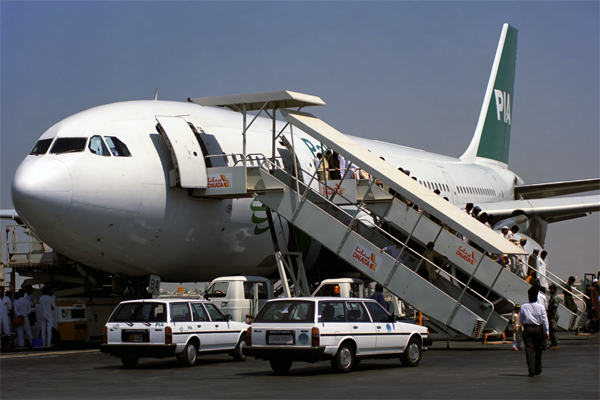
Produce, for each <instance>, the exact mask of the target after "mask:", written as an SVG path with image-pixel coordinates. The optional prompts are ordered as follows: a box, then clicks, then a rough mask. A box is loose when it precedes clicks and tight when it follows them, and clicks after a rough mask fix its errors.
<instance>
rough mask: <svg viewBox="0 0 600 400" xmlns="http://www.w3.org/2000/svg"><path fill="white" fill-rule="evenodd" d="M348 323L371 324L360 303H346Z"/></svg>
mask: <svg viewBox="0 0 600 400" xmlns="http://www.w3.org/2000/svg"><path fill="white" fill-rule="evenodd" d="M347 304H348V321H350V322H371V320H370V319H369V314H367V310H366V309H365V306H364V305H363V303H362V302H348V303H347Z"/></svg>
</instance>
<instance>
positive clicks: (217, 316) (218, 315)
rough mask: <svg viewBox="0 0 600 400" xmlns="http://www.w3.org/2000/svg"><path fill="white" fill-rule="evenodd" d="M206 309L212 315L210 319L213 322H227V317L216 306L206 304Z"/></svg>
mask: <svg viewBox="0 0 600 400" xmlns="http://www.w3.org/2000/svg"><path fill="white" fill-rule="evenodd" d="M205 306H206V309H207V310H208V314H209V315H210V319H211V320H213V321H227V318H226V317H225V315H224V314H223V313H222V312H221V311H220V310H219V309H218V308H217V307H215V305H214V304H210V303H206V304H205Z"/></svg>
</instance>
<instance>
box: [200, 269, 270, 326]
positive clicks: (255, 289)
mask: <svg viewBox="0 0 600 400" xmlns="http://www.w3.org/2000/svg"><path fill="white" fill-rule="evenodd" d="M273 297H275V296H274V295H273V285H271V282H270V281H269V280H268V279H267V278H263V277H260V276H241V275H240V276H222V277H220V278H217V279H215V280H213V281H212V282H211V283H210V285H209V286H208V288H207V289H206V291H205V292H204V298H205V299H206V300H209V301H212V302H213V303H215V304H216V305H217V306H218V307H219V308H220V309H221V311H223V313H224V314H225V315H227V316H231V319H232V320H233V321H238V322H248V321H249V320H251V319H252V318H254V317H255V316H256V314H258V311H259V310H260V308H261V307H262V306H263V305H264V304H265V303H266V301H267V300H268V299H272V298H273Z"/></svg>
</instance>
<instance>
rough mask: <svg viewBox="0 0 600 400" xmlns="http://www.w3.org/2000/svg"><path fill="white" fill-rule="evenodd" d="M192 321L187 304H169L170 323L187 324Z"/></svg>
mask: <svg viewBox="0 0 600 400" xmlns="http://www.w3.org/2000/svg"><path fill="white" fill-rule="evenodd" d="M191 320H192V314H191V313H190V306H189V305H188V303H171V321H173V322H187V321H191Z"/></svg>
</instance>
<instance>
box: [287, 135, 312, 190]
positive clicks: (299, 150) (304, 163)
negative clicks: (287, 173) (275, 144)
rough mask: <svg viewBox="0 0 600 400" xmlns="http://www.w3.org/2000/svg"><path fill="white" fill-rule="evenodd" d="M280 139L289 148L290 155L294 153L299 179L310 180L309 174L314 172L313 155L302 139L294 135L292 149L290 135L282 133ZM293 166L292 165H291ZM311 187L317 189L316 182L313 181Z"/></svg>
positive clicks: (306, 181)
mask: <svg viewBox="0 0 600 400" xmlns="http://www.w3.org/2000/svg"><path fill="white" fill-rule="evenodd" d="M282 141H283V144H284V145H285V147H286V148H287V149H288V150H289V152H290V155H291V154H294V151H295V153H296V160H298V175H299V176H300V180H301V181H302V182H304V183H308V182H310V179H311V176H312V175H313V174H314V173H315V166H314V165H313V156H312V154H311V153H310V151H309V150H308V148H307V147H306V145H305V144H304V142H303V141H302V139H301V138H299V137H298V136H296V135H294V142H293V143H294V147H295V148H294V149H292V135H291V134H289V133H284V134H283V135H282ZM292 168H293V165H292ZM311 187H312V188H313V189H315V190H318V182H317V181H316V180H315V181H313V183H312V185H311Z"/></svg>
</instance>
